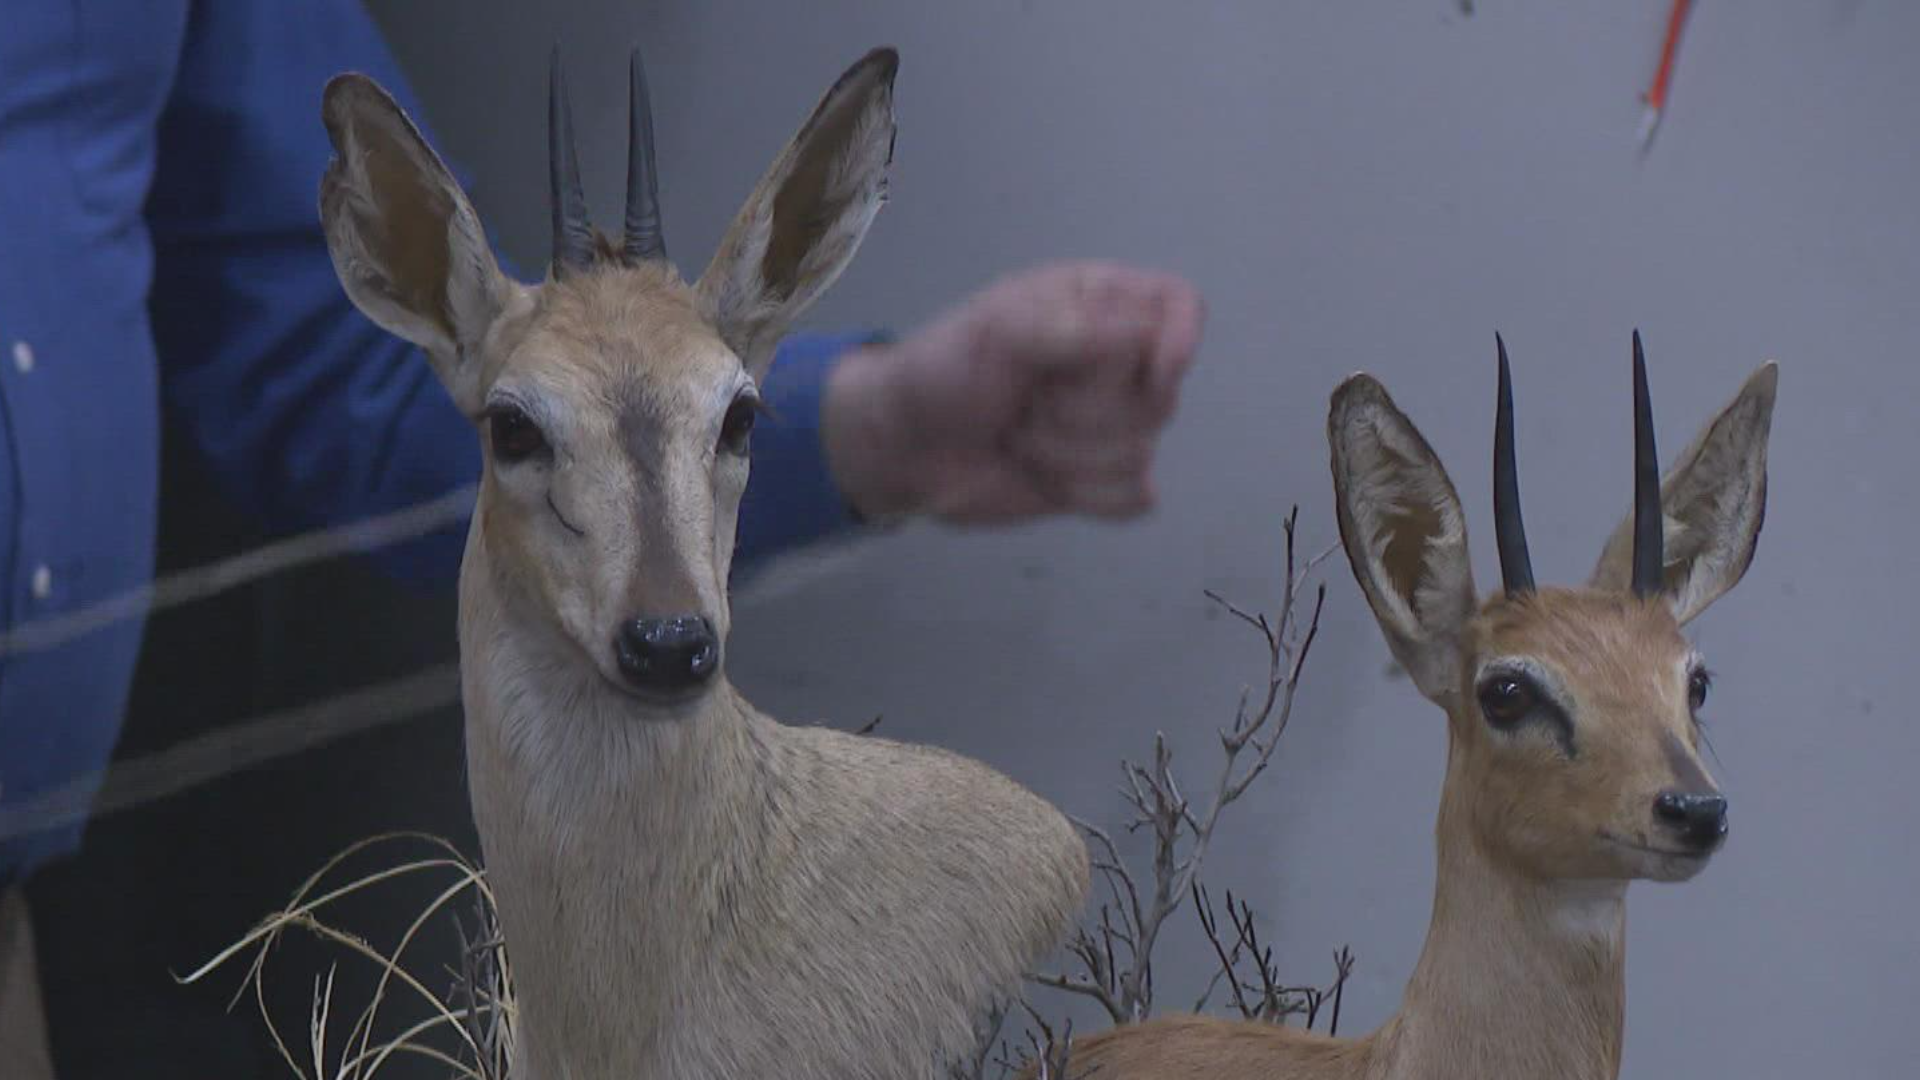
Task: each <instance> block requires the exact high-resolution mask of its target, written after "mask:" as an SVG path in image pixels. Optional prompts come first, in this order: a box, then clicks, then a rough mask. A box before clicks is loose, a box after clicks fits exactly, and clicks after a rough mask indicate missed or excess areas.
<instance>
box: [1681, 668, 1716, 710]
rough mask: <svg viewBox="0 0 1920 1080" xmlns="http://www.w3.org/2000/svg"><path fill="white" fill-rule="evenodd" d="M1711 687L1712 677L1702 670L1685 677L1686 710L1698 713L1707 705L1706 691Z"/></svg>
mask: <svg viewBox="0 0 1920 1080" xmlns="http://www.w3.org/2000/svg"><path fill="white" fill-rule="evenodd" d="M1712 687H1713V676H1712V675H1711V674H1710V673H1708V672H1706V671H1704V670H1702V671H1695V672H1694V673H1693V674H1691V675H1689V676H1687V708H1689V709H1691V710H1693V711H1694V712H1699V711H1700V708H1701V706H1703V705H1705V704H1706V703H1707V691H1708V690H1709V689H1711V688H1712Z"/></svg>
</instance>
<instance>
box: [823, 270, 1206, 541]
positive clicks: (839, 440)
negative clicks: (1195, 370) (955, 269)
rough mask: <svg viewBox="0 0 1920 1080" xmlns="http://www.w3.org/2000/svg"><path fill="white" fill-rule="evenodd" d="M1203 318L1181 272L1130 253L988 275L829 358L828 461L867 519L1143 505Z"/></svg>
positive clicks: (1106, 513) (1120, 513)
mask: <svg viewBox="0 0 1920 1080" xmlns="http://www.w3.org/2000/svg"><path fill="white" fill-rule="evenodd" d="M1204 319H1205V307H1204V305H1203V304H1202V302H1201V300H1200V296H1199V294H1198V293H1197V292H1196V291H1195V290H1194V289H1193V287H1192V286H1190V285H1188V284H1186V283H1185V282H1183V281H1181V280H1179V279H1177V278H1173V277H1169V276H1166V275H1163V274H1158V273H1153V272H1150V271H1145V270H1138V269H1134V268H1131V267H1126V266H1120V265H1115V264H1111V263H1099V262H1075V263H1060V264H1054V265H1049V266H1043V267H1040V268H1038V269H1034V270H1029V271H1026V272H1024V273H1020V274H1015V275H1012V276H1009V277H1006V278H1002V279H1001V280H999V281H997V282H995V283H994V284H993V285H991V286H990V287H988V288H987V289H985V290H984V291H982V292H980V293H978V294H976V295H974V296H973V297H971V298H969V299H967V300H966V301H963V302H962V303H961V304H959V305H958V306H957V307H954V308H952V309H950V310H949V311H947V312H946V313H944V314H942V315H941V316H940V317H939V318H937V319H936V320H935V321H934V322H933V323H931V324H930V325H928V326H926V327H925V328H923V329H921V330H919V331H917V332H916V333H914V334H913V335H911V336H909V337H907V338H905V339H904V340H902V341H900V342H898V343H896V344H890V345H876V346H871V347H868V348H865V349H861V350H859V351H856V352H854V353H852V354H849V355H848V356H847V357H846V358H845V359H843V360H842V361H841V362H840V363H839V364H838V365H837V367H836V368H835V370H834V372H833V375H832V376H831V379H830V381H829V383H828V386H827V391H826V402H825V409H824V417H823V422H824V429H825V430H824V438H825V440H826V447H827V457H828V462H829V464H830V466H831V468H832V469H833V473H834V477H835V479H836V481H838V483H839V484H840V488H841V490H842V491H843V492H845V493H846V495H847V497H848V499H849V500H851V502H852V503H853V506H854V508H855V510H857V511H858V512H859V513H860V514H861V515H862V516H864V517H866V518H868V519H872V520H887V519H896V518H901V517H906V516H911V515H928V516H932V517H934V518H937V519H939V520H941V521H945V522H948V523H951V524H960V525H979V524H1003V523H1010V522H1015V521H1020V520H1023V519H1027V518H1033V517H1038V516H1042V515H1047V514H1061V513H1076V514H1088V515H1094V516H1098V517H1104V518H1116V519H1119V518H1129V517H1133V516H1135V515H1138V514H1140V513H1143V512H1145V511H1146V510H1147V509H1148V508H1149V507H1151V506H1152V505H1153V501H1154V488H1153V475H1152V466H1153V455H1154V450H1155V448H1156V446H1157V445H1158V441H1159V436H1160V433H1161V431H1162V430H1163V429H1164V428H1165V426H1166V424H1167V421H1168V420H1169V419H1171V418H1172V416H1173V411H1174V405H1175V403H1176V401H1177V400H1178V397H1179V390H1180V380H1181V378H1182V377H1183V376H1184V375H1185V374H1186V372H1187V368H1188V367H1189V366H1190V365H1191V364H1192V362H1193V357H1194V352H1195V350H1196V349H1197V348H1198V346H1199V342H1200V329H1201V323H1202V322H1203V321H1204Z"/></svg>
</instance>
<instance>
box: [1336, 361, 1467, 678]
mask: <svg viewBox="0 0 1920 1080" xmlns="http://www.w3.org/2000/svg"><path fill="white" fill-rule="evenodd" d="M1327 442H1328V443H1329V445H1330V446H1331V449H1332V451H1333V494H1334V504H1335V507H1336V510H1337V512H1338V516H1339V521H1340V540H1341V543H1343V544H1344V545H1345V546H1346V549H1347V561H1348V562H1349V563H1351V564H1352V566H1353V576H1354V579H1355V580H1357V581H1358V582H1359V583H1360V591H1361V592H1363V593H1365V594H1366V597H1367V603H1368V604H1370V605H1372V607H1373V615H1374V618H1375V619H1376V620H1378V621H1379V623H1380V630H1381V632H1382V633H1384V634H1385V635H1386V638H1387V647H1388V648H1390V649H1391V650H1393V655H1394V658H1395V659H1396V660H1398V661H1399V662H1400V666H1401V667H1404V668H1405V669H1406V670H1407V673H1408V674H1409V675H1411V676H1412V677H1413V681H1414V684H1415V685H1417V686H1418V687H1419V688H1420V692H1421V693H1423V694H1425V695H1426V696H1427V697H1428V698H1429V699H1431V700H1433V701H1435V702H1438V703H1440V704H1442V705H1445V704H1447V703H1448V702H1449V701H1450V699H1451V698H1452V696H1453V694H1454V692H1455V690H1456V689H1457V687H1456V686H1455V683H1456V682H1458V680H1459V672H1460V647H1461V645H1460V635H1461V631H1462V629H1463V628H1464V627H1465V626H1466V623H1467V620H1468V619H1470V618H1472V616H1473V612H1474V607H1475V603H1476V598H1475V593H1474V588H1473V567H1472V564H1471V562H1470V561H1469V559H1468V556H1467V522H1466V516H1465V515H1464V514H1462V513H1461V510H1460V496H1459V495H1458V494H1457V493H1456V492H1455V491H1454V489H1453V481H1451V480H1449V479H1448V478H1447V470H1446V469H1445V468H1443V467H1442V466H1441V464H1440V459H1439V458H1438V457H1436V456H1435V455H1434V452H1433V448H1432V447H1430V446H1428V445H1427V440H1426V439H1425V438H1423V437H1421V435H1420V432H1419V431H1418V430H1417V429H1415V428H1414V426H1413V423H1412V422H1411V421H1409V420H1408V419H1407V418H1406V416H1405V414H1403V413H1402V412H1401V411H1400V410H1399V408H1398V407H1397V406H1395V405H1394V403H1393V399H1392V398H1390V397H1388V396H1387V391H1386V388H1385V387H1383V386H1381V385H1380V384H1379V383H1378V382H1377V381H1375V380H1374V379H1373V378H1372V377H1371V376H1368V375H1355V376H1353V377H1351V378H1349V379H1347V380H1346V381H1345V382H1343V383H1341V384H1340V386H1339V388H1338V389H1336V390H1335V391H1334V392H1333V408H1332V410H1331V412H1330V413H1329V415H1328V417H1327Z"/></svg>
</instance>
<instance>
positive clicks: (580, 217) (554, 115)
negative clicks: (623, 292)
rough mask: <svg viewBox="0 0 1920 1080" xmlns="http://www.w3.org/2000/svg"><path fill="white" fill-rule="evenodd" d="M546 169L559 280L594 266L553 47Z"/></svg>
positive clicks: (563, 85) (556, 52)
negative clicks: (550, 195)
mask: <svg viewBox="0 0 1920 1080" xmlns="http://www.w3.org/2000/svg"><path fill="white" fill-rule="evenodd" d="M547 167H548V170H549V178H550V185H551V191H552V198H553V269H554V274H555V276H556V277H557V276H559V275H560V274H562V273H563V272H564V271H566V270H569V269H579V268H583V267H586V266H587V265H589V264H591V263H592V262H593V226H592V225H591V224H589V223H588V221H587V197H586V195H585V194H584V192H583V191H582V189H581V187H580V158H579V156H578V155H577V154H575V153H574V149H573V108H572V106H570V105H569V104H568V103H567V82H566V78H565V77H564V76H563V75H562V74H561V72H560V47H559V46H558V45H556V46H554V49H553V58H552V62H551V64H550V65H549V75H548V81H547Z"/></svg>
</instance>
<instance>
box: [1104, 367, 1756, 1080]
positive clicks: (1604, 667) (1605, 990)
mask: <svg viewBox="0 0 1920 1080" xmlns="http://www.w3.org/2000/svg"><path fill="white" fill-rule="evenodd" d="M1633 346H1634V348H1633V372H1634V503H1633V512H1632V515H1631V516H1630V517H1629V518H1628V519H1627V520H1625V521H1622V522H1621V523H1620V526H1619V528H1618V529H1617V530H1616V531H1615V532H1614V533H1613V536H1612V537H1611V539H1609V540H1608V542H1607V544H1606V548H1605V550H1604V551H1603V552H1602V554H1601V556H1600V562H1599V565H1598V566H1597V567H1596V568H1595V570H1594V572H1593V575H1592V578H1591V580H1590V581H1589V582H1588V584H1587V587H1586V588H1583V589H1556V588H1536V587H1535V585H1534V581H1533V567H1532V564H1531V562H1530V561H1529V558H1528V554H1527V540H1526V533H1525V530H1524V528H1523V526H1522V524H1521V519H1520V495H1519V483H1518V480H1517V477H1516V471H1515V467H1514V449H1513V395H1512V387H1511V381H1510V377H1509V375H1508V370H1507V356H1506V347H1505V345H1504V343H1503V344H1501V346H1500V386H1499V401H1498V409H1497V422H1496V428H1495V432H1494V473H1493V476H1494V480H1493V498H1494V535H1495V538H1496V539H1497V540H1498V542H1499V549H1500V571H1501V576H1502V578H1503V580H1504V584H1505V589H1504V591H1503V593H1502V594H1501V595H1498V596H1495V597H1493V598H1491V599H1489V600H1487V601H1486V602H1485V603H1481V602H1479V600H1478V598H1477V596H1476V594H1475V591H1474V586H1473V575H1472V570H1471V566H1470V562H1469V559H1468V555H1467V528H1466V519H1465V517H1464V516H1463V515H1462V513H1461V509H1460V500H1459V497H1458V496H1457V495H1456V494H1455V491H1454V487H1453V483H1452V481H1451V480H1449V479H1448V477H1447V473H1446V470H1445V469H1444V468H1442V467H1441V464H1440V461H1439V459H1438V458H1437V457H1435V456H1434V453H1433V450H1432V448H1431V447H1429V446H1428V444H1427V441H1426V440H1425V439H1424V438H1423V437H1422V436H1421V435H1420V432H1419V431H1418V430H1416V429H1415V428H1414V426H1413V423H1412V422H1411V421H1409V420H1408V419H1407V418H1406V416H1405V415H1404V414H1402V413H1401V411H1400V410H1399V408H1398V407H1397V406H1395V405H1394V403H1393V400H1392V399H1391V398H1389V397H1388V396H1387V392H1386V389H1385V388H1384V387H1382V386H1381V385H1380V384H1379V383H1378V382H1376V381H1375V380H1374V379H1372V378H1370V377H1369V376H1366V375H1355V376H1353V377H1352V378H1350V379H1348V380H1347V381H1346V382H1344V383H1342V384H1341V386H1340V388H1339V389H1338V390H1336V391H1335V392H1334V395H1333V406H1332V411H1331V415H1330V416H1329V418H1328V421H1327V437H1328V440H1329V441H1330V442H1331V444H1332V451H1333V455H1332V459H1333V486H1334V493H1335V498H1336V502H1337V505H1338V512H1339V521H1340V536H1341V539H1342V541H1343V543H1344V545H1345V547H1346V551H1347V558H1348V560H1349V561H1350V562H1351V563H1352V566H1353V572H1354V577H1355V578H1357V579H1358V580H1359V584H1360V589H1361V591H1362V592H1363V593H1365V594H1366V597H1367V601H1368V603H1369V604H1370V605H1371V606H1372V608H1373V613H1374V616H1375V618H1376V619H1377V620H1378V621H1379V624H1380V629H1381V631H1382V632H1383V633H1384V634H1385V635H1386V639H1387V644H1388V646H1389V647H1390V648H1391V650H1392V652H1393V654H1394V656H1395V658H1396V659H1398V661H1399V662H1400V664H1401V665H1402V666H1403V667H1405V668H1406V670H1407V671H1408V672H1409V673H1410V674H1411V675H1412V678H1413V680H1414V682H1415V684H1416V685H1417V686H1418V687H1419V689H1420V691H1421V693H1422V694H1424V695H1425V696H1426V697H1427V698H1429V699H1430V700H1432V701H1433V702H1434V704H1436V705H1439V706H1440V707H1441V708H1443V709H1445V710H1446V713H1447V731H1448V754H1447V775H1446V781H1445V786H1444V787H1443V789H1442V793H1441V799H1440V814H1439V824H1438V827H1437V829H1436V830H1435V834H1436V840H1437V846H1438V850H1439V862H1438V867H1437V874H1436V880H1435V895H1434V904H1433V921H1432V924H1431V926H1430V927H1429V929H1428V932H1427V941H1426V946H1425V949H1424V950H1423V952H1422V953H1421V956H1420V960H1419V962H1418V964H1417V965H1416V966H1415V968H1414V971H1413V976H1412V978H1411V979H1410V980H1409V982H1408V984H1407V988H1406V994H1405V997H1404V999H1403V1000H1402V1002H1401V1006H1400V1009H1399V1011H1398V1012H1397V1013H1395V1014H1394V1015H1393V1016H1392V1017H1391V1018H1390V1019H1388V1020H1387V1021H1386V1023H1385V1024H1383V1025H1382V1026H1381V1027H1380V1028H1379V1029H1377V1030H1376V1031H1374V1032H1373V1033H1372V1034H1370V1035H1368V1036H1366V1037H1364V1038H1360V1039H1334V1038H1329V1037H1326V1036H1322V1035H1318V1034H1313V1033H1309V1032H1304V1031H1301V1030H1298V1029H1289V1028H1283V1027H1279V1026H1276V1025H1272V1024H1262V1023H1251V1022H1245V1021H1238V1022H1235V1021H1227V1020H1219V1019H1212V1018H1202V1017H1196V1016H1185V1017H1177V1018H1166V1019H1160V1020H1154V1021H1149V1022H1146V1023H1144V1024H1140V1025H1131V1026H1124V1027H1120V1028H1116V1029H1113V1030H1111V1031H1106V1032H1102V1033H1100V1034H1099V1035H1096V1036H1093V1037H1091V1038H1088V1039H1086V1040H1084V1041H1082V1042H1080V1043H1078V1044H1077V1045H1076V1046H1075V1047H1074V1050H1073V1064H1074V1066H1076V1067H1085V1068H1088V1069H1097V1070H1098V1071H1097V1073H1096V1074H1095V1075H1098V1076H1099V1077H1100V1080H1136V1078H1144V1077H1168V1078H1172V1077H1215V1076H1222V1077H1226V1076H1231V1077H1245V1078H1255V1077H1258V1078H1268V1080H1336V1078H1341V1080H1346V1078H1351V1080H1361V1078H1365V1080H1465V1078H1468V1077H1472V1078H1475V1080H1478V1078H1482V1077H1485V1078H1490V1080H1492V1078H1497V1080H1596V1078H1612V1077H1616V1076H1618V1075H1619V1071H1620V1051H1621V1043H1622V1039H1623V1034H1624V1019H1625V1011H1626V1002H1625V985H1624V970H1625V959H1626V956H1625V932H1626V902H1625V901H1626V890H1627V884H1628V882H1630V881H1632V880H1634V879H1636V878H1643V879H1650V880H1655V881H1685V880H1687V879H1689V878H1692V877H1693V876H1694V875H1696V874H1698V873H1699V872H1700V871H1701V869H1702V868H1703V867H1705V866H1706V864H1707V861H1708V860H1709V858H1711V856H1712V855H1713V853H1714V852H1715V851H1716V850H1717V849H1718V848H1719V847H1720V845H1721V843H1722V841H1723V840H1724V839H1725V837H1726V835H1727V800H1726V799H1725V797H1724V796H1722V795H1721V793H1720V791H1719V789H1718V788H1717V787H1716V786H1715V784H1714V782H1713V781H1712V780H1711V779H1709V777H1708V775H1707V772H1706V769H1705V768H1704V767H1703V766H1702V764H1701V761H1700V756H1699V747H1700V743H1701V739H1700V729H1699V722H1700V721H1699V711H1700V708H1701V706H1702V704H1703V703H1704V702H1705V700H1706V696H1707V687H1708V675H1707V671H1706V669H1705V668H1704V667H1703V666H1702V662H1701V659H1700V656H1699V654H1698V653H1697V652H1696V651H1695V650H1694V649H1693V648H1691V647H1690V646H1689V645H1688V643H1687V641H1686V639H1685V638H1684V637H1683V636H1682V635H1681V627H1682V626H1684V625H1685V624H1686V623H1687V622H1688V621H1689V620H1691V619H1693V618H1694V617H1695V616H1697V615H1699V614H1700V612H1701V611H1703V610H1705V608H1706V607H1707V605H1708V604H1710V603H1712V602H1713V601H1714V600H1715V599H1717V598H1718V597H1720V596H1721V595H1722V594H1723V593H1725V592H1726V591H1727V590H1728V589H1730V588H1732V587H1733V586H1734V584H1735V583H1737V582H1738V581H1739V580H1740V578H1741V576H1742V575H1744V574H1745V573H1746V570H1747V567H1748V565H1749V564H1750V563H1751V562H1752V560H1753V553H1754V545H1755V543H1756V541H1757V540H1758V538H1759V534H1760V524H1761V519H1762V518H1763V517H1764V515H1765V510H1766V495H1767V436H1768V433H1769V430H1770V428H1771V425H1772V418H1773V401H1774V388H1775V385H1776V382H1777V378H1778V375H1777V369H1776V367H1775V365H1774V364H1772V363H1768V364H1766V365H1764V366H1762V367H1761V368H1760V369H1759V370H1757V371H1756V372H1754V374H1753V375H1752V376H1751V377H1749V378H1748V380H1747V382H1746V385H1745V386H1743V387H1742V388H1741V390H1740V393H1739V395H1738V396H1737V397H1735V398H1734V400H1733V401H1732V403H1731V404H1729V405H1728V406H1727V407H1726V408H1725V409H1724V410H1723V411H1722V412H1721V413H1720V415H1719V416H1718V417H1717V418H1715V419H1714V421H1713V423H1712V424H1710V425H1708V426H1707V428H1706V429H1705V430H1704V431H1703V432H1701V434H1700V435H1699V437H1698V438H1696V439H1695V440H1694V442H1693V444H1692V445H1690V446H1688V447H1687V448H1686V450H1685V451H1684V452H1683V453H1682V454H1681V455H1680V460H1679V463H1678V464H1677V465H1676V466H1675V467H1674V469H1673V471H1672V472H1671V473H1670V474H1668V476H1667V477H1666V480H1665V483H1664V484H1663V483H1662V482H1661V479H1660V472H1659V467H1658V465H1657V464H1656V462H1655V454H1654V440H1653V417H1652V409H1651V405H1650V403H1649V399H1648V395H1647V379H1646V364H1645V360H1644V357H1643V355H1642V352H1641V347H1640V336H1639V334H1638V333H1635V335H1634V340H1633Z"/></svg>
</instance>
